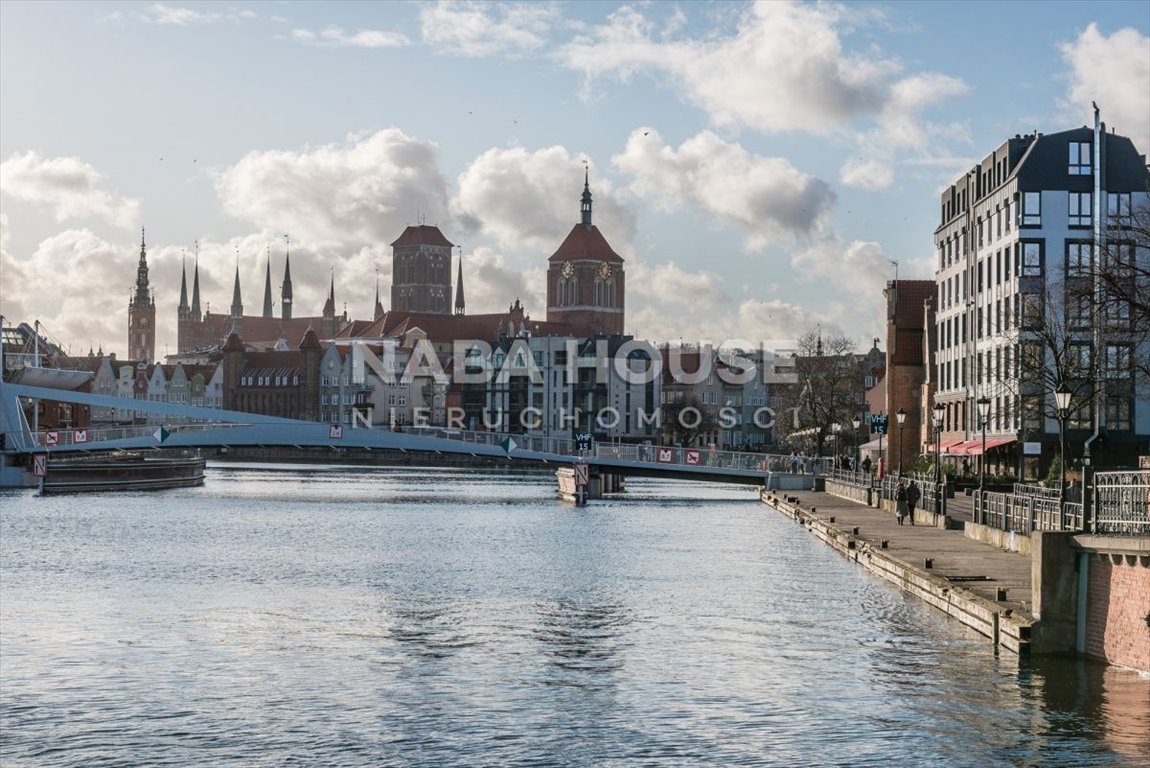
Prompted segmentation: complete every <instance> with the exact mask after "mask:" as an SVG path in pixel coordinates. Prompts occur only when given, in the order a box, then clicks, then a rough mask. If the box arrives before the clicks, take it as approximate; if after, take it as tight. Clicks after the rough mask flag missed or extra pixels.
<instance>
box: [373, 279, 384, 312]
mask: <svg viewBox="0 0 1150 768" xmlns="http://www.w3.org/2000/svg"><path fill="white" fill-rule="evenodd" d="M381 317H383V304H382V302H380V300H379V270H378V269H377V270H375V314H374V316H373V317H372V319H373V320H378V319H379V318H381Z"/></svg>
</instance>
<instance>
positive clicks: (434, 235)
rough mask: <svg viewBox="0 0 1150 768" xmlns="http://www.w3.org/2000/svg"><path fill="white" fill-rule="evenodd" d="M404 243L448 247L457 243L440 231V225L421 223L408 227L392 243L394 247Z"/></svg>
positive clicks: (452, 246)
mask: <svg viewBox="0 0 1150 768" xmlns="http://www.w3.org/2000/svg"><path fill="white" fill-rule="evenodd" d="M404 245H445V246H447V247H448V248H454V247H455V244H454V243H452V242H451V241H450V240H448V239H447V238H446V237H444V236H443V233H442V232H440V231H439V227H433V226H431V225H430V224H419V225H417V226H414V227H408V228H407V229H405V230H403V234H402V235H400V236H399V239H398V240H396V241H395V242H394V243H392V244H391V246H392V247H393V248H395V247H398V246H404Z"/></svg>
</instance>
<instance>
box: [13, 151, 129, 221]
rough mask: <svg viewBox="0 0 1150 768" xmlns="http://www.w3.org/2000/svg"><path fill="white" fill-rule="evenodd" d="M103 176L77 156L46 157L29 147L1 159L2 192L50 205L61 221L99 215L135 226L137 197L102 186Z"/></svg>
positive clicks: (19, 198)
mask: <svg viewBox="0 0 1150 768" xmlns="http://www.w3.org/2000/svg"><path fill="white" fill-rule="evenodd" d="M102 180H103V177H102V176H101V175H100V174H99V173H98V172H97V171H96V169H95V168H93V167H92V166H91V165H89V164H88V163H85V162H84V161H83V160H81V159H79V158H77V157H54V158H46V157H42V156H41V155H40V154H38V153H37V152H33V151H28V152H25V153H23V154H17V155H13V156H12V157H10V158H8V159H7V160H5V161H4V162H3V163H0V193H2V194H4V195H7V196H9V197H11V198H13V199H16V200H23V201H26V202H31V203H38V204H42V205H47V206H49V207H50V208H52V209H53V211H54V213H55V215H56V220H57V221H65V220H68V219H83V218H88V217H93V218H98V219H101V220H103V221H106V222H108V223H110V224H114V225H116V226H120V227H135V226H136V225H137V223H138V221H139V218H140V203H139V201H137V200H134V199H132V198H126V197H116V196H115V195H113V194H111V193H110V192H107V191H105V190H103V189H100V182H101V181H102Z"/></svg>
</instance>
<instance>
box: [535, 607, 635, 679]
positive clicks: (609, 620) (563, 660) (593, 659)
mask: <svg viewBox="0 0 1150 768" xmlns="http://www.w3.org/2000/svg"><path fill="white" fill-rule="evenodd" d="M535 613H536V617H537V620H538V624H537V625H536V626H535V628H534V629H533V630H532V635H533V636H534V638H535V639H536V640H537V641H538V642H539V643H540V646H541V648H542V650H543V654H544V655H545V656H546V657H547V659H548V661H549V663H550V664H551V665H553V666H554V667H556V668H558V669H559V670H563V671H569V672H576V673H581V674H578V675H573V676H572V677H571V679H572V680H574V681H580V680H585V678H583V676H582V675H583V673H589V674H591V675H599V674H603V673H607V672H612V671H615V670H617V669H619V668H620V667H621V666H622V663H623V662H622V658H621V656H620V651H621V650H622V647H623V646H624V642H622V641H621V638H623V637H624V636H625V634H626V632H627V626H628V625H629V624H630V623H631V616H630V613H629V612H628V610H627V608H626V607H625V606H623V605H621V604H619V603H588V602H581V601H578V600H571V599H558V600H555V601H553V602H548V603H539V604H538V605H536V606H535Z"/></svg>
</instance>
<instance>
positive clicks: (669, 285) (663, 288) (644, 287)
mask: <svg viewBox="0 0 1150 768" xmlns="http://www.w3.org/2000/svg"><path fill="white" fill-rule="evenodd" d="M627 301H628V303H629V304H632V305H633V304H634V303H642V304H648V305H652V304H668V303H670V304H673V305H683V304H687V305H692V306H696V307H699V308H703V309H707V310H711V311H713V310H715V309H718V308H719V307H722V306H724V305H726V304H727V296H726V293H725V292H724V291H723V289H722V287H721V286H720V284H719V281H718V279H716V278H715V276H714V275H712V274H710V273H707V272H687V271H686V270H684V269H683V268H682V267H680V266H678V265H677V264H674V263H671V264H646V263H644V262H642V261H633V262H631V263H630V264H628V265H627Z"/></svg>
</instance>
